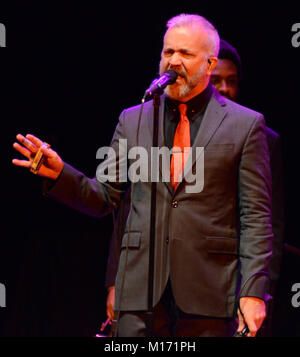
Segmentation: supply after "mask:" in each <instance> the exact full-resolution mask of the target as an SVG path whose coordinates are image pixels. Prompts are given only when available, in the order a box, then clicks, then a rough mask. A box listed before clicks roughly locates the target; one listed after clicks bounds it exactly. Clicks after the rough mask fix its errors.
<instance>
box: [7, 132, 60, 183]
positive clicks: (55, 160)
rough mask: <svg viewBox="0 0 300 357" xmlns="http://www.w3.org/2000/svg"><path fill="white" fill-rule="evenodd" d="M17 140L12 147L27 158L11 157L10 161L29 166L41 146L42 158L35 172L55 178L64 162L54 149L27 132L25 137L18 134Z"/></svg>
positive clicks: (17, 164)
mask: <svg viewBox="0 0 300 357" xmlns="http://www.w3.org/2000/svg"><path fill="white" fill-rule="evenodd" d="M17 140H18V141H19V143H18V142H15V143H14V144H13V147H14V148H15V149H16V150H17V151H19V152H20V153H21V154H22V155H23V156H25V157H26V159H27V160H19V159H13V160H12V163H13V164H14V165H16V166H21V167H27V168H30V167H31V164H32V162H33V159H34V157H35V155H36V153H37V151H38V149H39V148H41V151H42V153H43V154H44V160H43V162H42V164H41V166H40V168H39V170H38V172H37V174H38V175H40V176H43V177H47V178H49V179H52V180H56V179H57V177H58V176H59V174H60V173H61V171H62V169H63V167H64V163H63V161H62V159H61V158H60V156H59V155H58V154H57V153H56V152H55V151H54V150H52V149H50V148H47V147H46V146H45V145H43V144H44V142H43V141H41V140H40V139H38V138H37V137H35V136H33V135H31V134H27V135H26V137H24V136H23V135H21V134H18V135H17ZM21 144H22V145H21Z"/></svg>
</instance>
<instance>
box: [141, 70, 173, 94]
mask: <svg viewBox="0 0 300 357" xmlns="http://www.w3.org/2000/svg"><path fill="white" fill-rule="evenodd" d="M177 77H178V74H177V73H176V72H175V71H173V70H172V69H169V70H167V71H166V72H165V73H163V74H162V75H161V76H160V77H159V78H157V79H154V81H153V82H152V83H151V85H150V87H149V88H148V89H147V90H146V92H145V95H144V98H149V97H152V96H153V95H154V94H156V93H157V94H159V95H161V94H162V92H163V90H164V88H166V86H167V85H169V84H173V83H175V82H176V79H177Z"/></svg>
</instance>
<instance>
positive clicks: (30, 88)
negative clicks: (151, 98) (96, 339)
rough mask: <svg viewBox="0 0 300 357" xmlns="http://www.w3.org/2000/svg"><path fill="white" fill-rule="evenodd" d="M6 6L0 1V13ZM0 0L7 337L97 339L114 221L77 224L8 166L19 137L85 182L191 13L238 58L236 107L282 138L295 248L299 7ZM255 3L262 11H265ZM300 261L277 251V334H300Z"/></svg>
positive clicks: (37, 184)
mask: <svg viewBox="0 0 300 357" xmlns="http://www.w3.org/2000/svg"><path fill="white" fill-rule="evenodd" d="M3 3H4V4H3ZM6 3H7V4H5V2H3V1H2V3H1V5H0V22H1V23H3V24H5V26H6V32H7V48H3V49H1V55H0V60H1V123H2V130H1V149H2V150H1V152H2V163H3V165H2V174H1V180H2V185H1V187H2V195H1V196H2V210H3V212H4V215H3V214H2V227H3V228H2V234H1V241H0V247H1V248H0V283H2V284H5V287H6V305H7V306H6V307H5V308H0V329H1V330H0V332H1V335H3V336H93V335H94V334H95V333H96V332H98V330H99V327H100V325H101V322H102V321H104V320H105V298H106V293H105V289H104V276H105V266H106V259H107V252H108V242H109V238H110V235H111V231H112V218H111V217H110V216H109V217H106V218H104V219H102V220H97V219H93V218H90V217H85V216H83V215H81V214H78V213H76V212H75V211H73V210H71V209H69V208H66V207H63V206H61V205H60V204H58V203H56V202H53V201H50V200H49V199H46V198H45V197H43V196H42V194H41V186H42V183H41V179H40V178H38V177H35V176H33V175H32V174H30V173H29V172H27V171H26V170H23V169H21V168H17V167H14V166H13V165H12V164H11V160H12V158H13V157H16V156H19V155H18V154H16V153H15V152H14V150H13V148H12V143H13V142H14V140H15V139H14V138H15V135H16V134H17V133H23V134H26V133H33V134H35V135H37V136H39V137H41V138H43V139H44V140H45V141H47V142H49V143H51V145H52V146H53V148H54V149H55V150H56V151H57V152H58V153H59V154H60V155H61V156H62V158H63V159H64V160H65V161H67V162H69V163H70V164H72V165H73V166H75V167H76V168H78V169H79V170H81V171H83V172H85V173H86V174H87V175H88V176H94V174H95V170H96V167H97V165H98V162H97V160H96V151H97V149H98V148H99V147H101V146H105V145H108V144H109V143H110V139H111V137H112V134H113V130H114V127H115V125H116V123H117V118H118V115H119V114H120V112H121V110H122V109H123V108H125V107H129V106H132V105H135V104H138V103H139V102H140V100H141V98H142V96H143V93H144V90H145V89H146V88H147V86H148V85H149V84H150V82H151V81H152V79H153V78H154V77H156V76H157V71H158V63H159V58H160V50H161V45H162V37H163V34H164V31H165V23H166V21H167V20H168V19H169V18H170V17H171V16H174V15H176V14H178V13H182V12H187V13H194V12H196V13H199V14H201V15H204V16H205V17H207V18H208V19H209V20H210V21H212V22H213V23H214V24H215V26H216V27H217V28H218V30H219V32H220V35H221V37H222V38H224V39H226V40H227V41H229V42H230V43H232V44H233V45H234V46H235V47H236V48H237V49H238V50H239V52H240V55H241V58H242V62H243V68H244V80H243V86H242V96H241V103H242V104H244V105H246V106H249V107H251V108H253V109H255V110H257V111H261V112H262V113H264V115H265V118H266V122H267V125H268V126H270V127H271V128H272V129H274V130H275V131H277V132H278V133H279V134H280V135H281V137H282V141H283V154H284V175H285V189H286V237H285V241H286V243H288V244H290V245H293V246H295V247H297V248H300V243H299V231H298V225H299V198H300V197H299V196H300V195H299V192H300V189H299V181H300V180H299V178H300V177H299V170H298V165H299V159H298V157H299V150H298V144H299V140H298V138H299V134H298V121H299V119H300V115H299V112H300V100H299V99H300V98H299V83H300V47H299V48H294V47H293V46H292V43H291V39H292V35H293V33H292V32H291V27H292V25H293V24H294V23H297V22H300V11H299V10H300V9H299V6H298V7H297V6H296V4H294V3H291V2H287V1H285V2H284V5H279V4H277V5H275V4H273V5H270V6H269V7H267V8H266V7H264V8H262V7H261V6H260V4H259V3H255V2H253V1H251V2H236V3H233V2H227V3H226V5H225V4H223V5H220V4H219V3H215V2H202V1H184V2H182V4H181V5H180V4H179V3H178V2H174V1H163V2H162V1H161V2H157V3H153V2H152V3H151V6H150V3H142V2H140V3H136V2H129V1H127V2H111V5H107V2H102V4H104V5H102V6H99V5H98V6H97V5H96V3H99V4H100V2H98V1H97V2H92V1H85V2H80V5H78V4H77V3H76V4H77V5H76V4H75V3H74V2H62V1H61V2H60V3H59V2H57V3H55V2H52V1H51V2H50V1H49V2H46V1H40V2H31V1H26V2H23V1H19V2H14V1H10V2H8V1H6ZM261 3H262V2H261ZM299 268H300V257H297V256H296V255H295V254H292V253H291V252H287V251H285V252H284V259H283V268H282V275H281V280H280V284H279V290H278V293H277V297H276V298H277V299H276V309H275V325H274V331H275V332H274V333H275V334H276V335H278V336H300V328H299V323H297V321H300V319H299V315H300V307H299V308H294V307H293V306H292V304H291V298H292V295H293V293H292V292H291V287H292V285H293V284H294V283H297V282H300V274H299V271H300V269H299Z"/></svg>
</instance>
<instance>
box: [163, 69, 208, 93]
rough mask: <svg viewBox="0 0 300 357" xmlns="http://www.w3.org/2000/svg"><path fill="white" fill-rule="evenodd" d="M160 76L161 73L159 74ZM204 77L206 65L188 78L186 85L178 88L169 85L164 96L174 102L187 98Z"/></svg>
mask: <svg viewBox="0 0 300 357" xmlns="http://www.w3.org/2000/svg"><path fill="white" fill-rule="evenodd" d="M161 74H162V73H161ZM205 75H206V64H205V65H203V66H202V67H201V68H200V69H199V70H198V71H197V72H196V73H195V74H194V75H193V77H192V78H190V79H189V80H188V81H187V83H186V84H184V85H182V86H180V87H179V88H176V89H175V88H174V87H173V85H169V86H167V87H166V88H165V90H164V92H165V94H166V95H167V96H168V97H169V98H171V99H175V100H180V99H182V98H184V97H185V96H187V95H188V94H189V92H190V91H191V90H192V89H194V88H195V87H196V86H197V85H198V84H199V83H200V82H203V81H204V80H205ZM184 78H185V79H186V77H184Z"/></svg>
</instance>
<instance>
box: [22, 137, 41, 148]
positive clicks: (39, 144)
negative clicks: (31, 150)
mask: <svg viewBox="0 0 300 357" xmlns="http://www.w3.org/2000/svg"><path fill="white" fill-rule="evenodd" d="M26 138H27V139H28V140H30V141H32V142H33V143H34V145H36V146H37V147H40V146H42V144H43V143H44V142H43V141H42V140H40V139H39V138H37V137H36V136H34V135H32V134H27V135H26Z"/></svg>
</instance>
